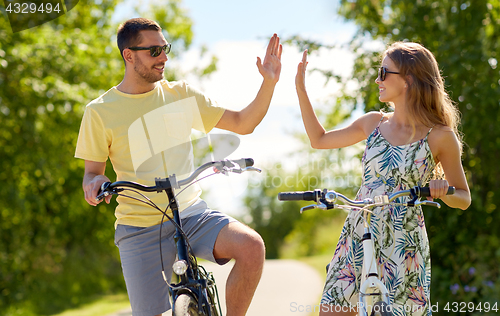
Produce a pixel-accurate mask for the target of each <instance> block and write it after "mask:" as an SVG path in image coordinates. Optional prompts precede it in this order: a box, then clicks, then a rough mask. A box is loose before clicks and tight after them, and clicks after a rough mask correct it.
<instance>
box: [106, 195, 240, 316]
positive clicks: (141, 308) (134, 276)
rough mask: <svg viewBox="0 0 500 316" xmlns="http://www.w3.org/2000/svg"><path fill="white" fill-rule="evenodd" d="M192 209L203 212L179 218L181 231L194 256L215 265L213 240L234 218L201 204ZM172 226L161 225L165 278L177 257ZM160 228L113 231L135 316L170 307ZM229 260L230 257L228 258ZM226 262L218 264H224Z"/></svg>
mask: <svg viewBox="0 0 500 316" xmlns="http://www.w3.org/2000/svg"><path fill="white" fill-rule="evenodd" d="M193 206H194V207H197V208H198V207H203V208H204V211H202V212H195V214H194V215H192V216H189V217H186V218H183V219H182V228H183V230H184V232H185V233H186V235H187V237H188V239H189V244H190V245H191V247H192V248H193V251H194V253H195V255H196V256H197V257H199V258H203V259H206V260H209V261H212V262H217V260H216V259H215V258H214V255H213V249H214V245H215V240H216V239H217V236H218V234H219V232H220V230H221V229H222V227H224V226H226V225H227V224H229V223H230V222H234V221H236V220H235V219H234V218H232V217H230V216H228V215H226V214H223V213H221V212H219V211H214V210H210V209H208V208H207V205H206V203H205V202H204V201H200V202H197V203H196V204H195V205H193ZM174 234H175V227H174V225H172V223H170V222H164V223H163V228H162V234H161V237H162V241H161V247H162V253H163V266H164V267H165V275H166V276H167V277H168V278H169V280H168V282H169V283H170V276H171V275H172V264H173V263H174V261H175V258H176V248H175V244H174ZM159 235H160V225H156V226H151V227H134V226H126V225H118V226H117V228H116V232H115V244H116V245H117V246H118V248H119V250H120V259H121V263H122V269H123V276H124V278H125V283H126V285H127V292H128V296H129V299H130V305H131V306H132V314H133V315H134V316H152V315H157V314H161V313H164V312H166V311H167V310H169V309H170V308H171V306H170V300H169V293H168V285H167V284H166V283H165V281H164V280H163V276H162V274H161V261H160V249H159V247H160V246H159V242H158V240H159ZM228 259H229V258H228ZM228 261H229V260H220V261H218V262H217V263H219V264H225V263H227V262H228Z"/></svg>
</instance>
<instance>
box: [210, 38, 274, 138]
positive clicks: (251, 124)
mask: <svg viewBox="0 0 500 316" xmlns="http://www.w3.org/2000/svg"><path fill="white" fill-rule="evenodd" d="M282 51H283V47H282V46H281V44H280V39H279V37H278V36H277V35H276V34H274V35H273V37H271V40H270V41H269V45H268V46H267V50H266V56H265V57H264V62H263V63H262V62H261V59H260V58H259V57H257V68H258V69H259V73H260V74H261V75H262V77H263V79H264V81H263V82H262V85H261V87H260V89H259V92H258V93H257V96H256V97H255V99H254V100H253V101H252V102H251V103H250V104H249V105H248V106H247V107H245V108H244V109H243V110H241V111H231V110H226V111H225V112H224V114H223V115H222V117H221V119H220V120H219V122H218V123H217V125H216V126H215V127H217V128H220V129H224V130H227V131H231V132H234V133H237V134H240V135H244V134H250V133H252V132H253V130H254V129H255V127H256V126H257V125H259V123H260V122H261V121H262V119H263V118H264V116H265V115H266V113H267V110H268V109H269V104H270V103H271V98H272V96H273V93H274V87H275V86H276V83H277V82H278V80H279V77H280V72H281V53H282Z"/></svg>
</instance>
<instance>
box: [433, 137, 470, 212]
mask: <svg viewBox="0 0 500 316" xmlns="http://www.w3.org/2000/svg"><path fill="white" fill-rule="evenodd" d="M433 134H434V135H433ZM429 145H430V146H431V149H432V148H434V149H435V152H436V156H435V159H436V161H437V162H441V165H442V167H443V171H444V175H445V179H443V180H431V181H430V183H429V187H430V189H431V196H432V197H433V198H435V199H438V198H439V199H441V200H442V201H443V202H444V203H446V205H448V206H450V207H454V208H460V209H462V210H465V209H467V208H468V207H469V205H470V203H471V196H470V190H469V185H468V184H467V179H466V178H465V173H464V169H463V167H462V161H461V155H460V144H459V141H458V139H457V136H456V135H455V133H454V132H453V131H452V130H451V129H450V128H448V127H441V128H439V127H438V128H435V133H431V134H430V135H429ZM448 186H454V187H455V189H456V191H455V194H453V195H446V192H447V190H448Z"/></svg>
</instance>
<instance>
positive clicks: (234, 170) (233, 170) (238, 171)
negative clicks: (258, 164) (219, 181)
mask: <svg viewBox="0 0 500 316" xmlns="http://www.w3.org/2000/svg"><path fill="white" fill-rule="evenodd" d="M229 171H231V172H234V173H238V174H242V173H243V172H245V171H257V172H258V173H261V172H262V170H260V169H258V168H255V167H246V168H245V169H229Z"/></svg>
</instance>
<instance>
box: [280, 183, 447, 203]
mask: <svg viewBox="0 0 500 316" xmlns="http://www.w3.org/2000/svg"><path fill="white" fill-rule="evenodd" d="M333 193H335V197H339V198H341V199H342V200H343V201H344V202H346V203H347V204H349V205H353V206H356V205H363V204H364V203H365V202H364V201H353V200H351V199H349V198H347V197H345V196H343V195H342V194H339V193H337V192H333ZM454 193H455V187H449V188H448V192H447V195H452V194H454ZM413 194H415V195H416V196H418V197H419V198H425V197H428V196H431V193H430V188H429V187H419V186H415V187H413V188H411V189H410V190H404V191H398V192H394V193H392V194H390V195H389V200H390V201H392V200H394V199H395V198H397V197H400V196H412V195H413ZM323 195H324V192H321V190H319V189H316V190H314V191H304V192H281V193H278V200H280V201H315V202H319V201H320V200H321V199H322V198H324V196H323Z"/></svg>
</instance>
